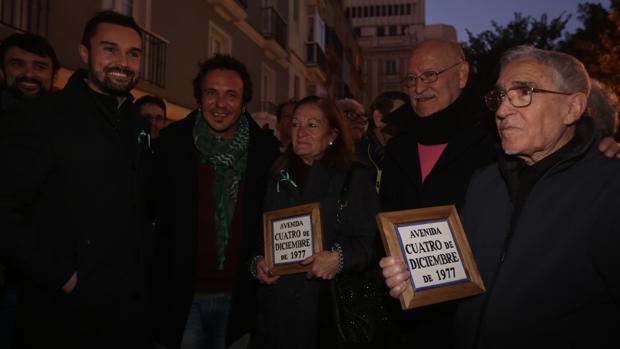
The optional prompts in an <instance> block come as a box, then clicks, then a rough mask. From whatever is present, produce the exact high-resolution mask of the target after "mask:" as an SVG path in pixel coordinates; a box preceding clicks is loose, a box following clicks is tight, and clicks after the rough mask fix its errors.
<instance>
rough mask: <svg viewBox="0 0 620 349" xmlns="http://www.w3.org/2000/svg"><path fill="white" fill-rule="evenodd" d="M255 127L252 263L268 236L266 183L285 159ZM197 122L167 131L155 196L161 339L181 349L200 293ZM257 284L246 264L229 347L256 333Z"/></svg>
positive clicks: (246, 248)
mask: <svg viewBox="0 0 620 349" xmlns="http://www.w3.org/2000/svg"><path fill="white" fill-rule="evenodd" d="M243 117H247V118H248V121H249V123H250V144H249V153H248V160H247V161H248V163H247V167H246V173H245V175H244V177H243V179H242V181H243V182H244V187H245V191H244V193H245V197H244V198H243V202H244V203H245V207H244V210H243V212H244V218H243V222H244V225H245V228H244V236H243V251H241V254H240V256H239V258H242V260H243V261H247V260H248V259H249V257H250V254H251V252H252V249H253V247H254V245H255V244H256V239H257V238H258V236H259V234H261V232H262V228H261V227H262V212H263V207H262V205H263V197H264V191H265V183H267V179H268V174H269V169H270V167H271V164H272V162H273V160H274V159H275V158H276V157H277V155H278V154H279V148H278V142H277V140H276V139H275V138H274V137H273V136H271V135H270V134H268V133H267V132H265V131H263V130H261V129H260V127H259V126H258V125H257V124H256V123H255V122H254V121H253V120H252V118H251V117H249V116H248V115H247V114H245V115H244V116H243ZM194 122H195V118H194V117H193V116H192V115H191V114H190V116H188V117H186V118H185V119H183V120H181V121H178V122H176V123H174V124H172V125H170V126H168V127H166V128H165V129H164V130H162V132H161V135H160V137H159V138H158V140H157V142H158V143H157V147H156V155H155V171H154V172H155V173H154V178H155V179H154V181H153V185H154V187H153V192H154V194H155V198H156V203H155V210H156V222H157V223H156V226H157V227H156V233H155V256H154V258H155V262H154V268H153V280H154V282H153V285H154V287H153V290H154V291H153V297H154V312H155V334H156V339H157V340H158V341H159V342H160V343H162V344H164V345H165V346H166V347H167V348H169V349H170V348H178V347H179V345H180V344H181V339H182V337H183V330H184V328H185V322H186V320H187V316H188V314H189V309H190V306H191V303H192V300H193V297H194V291H195V273H196V246H197V230H198V178H197V175H196V173H197V171H196V161H195V159H196V157H195V155H196V147H195V146H194V141H193V137H192V130H193V127H194ZM255 288H256V287H255V282H253V280H251V277H250V274H249V269H248V268H247V264H243V263H242V264H241V267H240V270H239V271H238V281H237V286H236V287H235V290H234V294H233V297H232V309H231V313H230V317H229V326H228V334H227V341H228V342H229V343H230V342H231V341H233V340H234V339H236V338H237V337H238V336H240V335H242V334H243V333H245V332H248V331H250V330H251V328H252V326H253V324H254V318H253V314H254V313H255V312H254V310H253V309H254V308H255V300H254V298H255V297H256V295H255Z"/></svg>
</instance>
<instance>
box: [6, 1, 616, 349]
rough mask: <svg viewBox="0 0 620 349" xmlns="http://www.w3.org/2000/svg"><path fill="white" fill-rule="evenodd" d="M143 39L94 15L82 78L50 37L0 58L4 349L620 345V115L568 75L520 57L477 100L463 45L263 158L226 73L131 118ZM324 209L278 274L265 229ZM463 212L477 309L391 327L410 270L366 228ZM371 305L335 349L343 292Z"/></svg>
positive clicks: (438, 310)
mask: <svg viewBox="0 0 620 349" xmlns="http://www.w3.org/2000/svg"><path fill="white" fill-rule="evenodd" d="M142 40H143V39H142V30H141V28H140V27H139V26H138V25H137V24H136V22H135V21H134V20H133V18H131V17H127V16H124V15H121V14H118V13H115V12H111V11H104V12H100V13H97V14H96V15H95V16H94V17H92V18H91V19H90V20H89V21H88V23H87V24H86V26H85V28H84V33H83V37H82V42H81V43H80V45H79V54H80V58H81V60H82V62H83V63H84V66H85V67H86V68H85V69H78V70H77V71H76V72H75V73H74V74H73V76H72V77H71V78H70V79H69V81H68V83H67V85H66V86H65V87H64V88H63V89H62V90H61V91H54V92H53V91H52V84H53V81H54V79H55V75H56V72H57V71H58V69H59V66H60V63H59V62H58V59H57V57H56V55H55V53H54V49H53V48H52V46H51V45H50V44H49V43H48V42H47V40H46V39H45V38H42V37H39V36H36V35H32V34H14V35H12V36H10V37H8V38H5V39H4V40H3V41H2V44H1V45H0V69H1V71H2V75H3V78H4V87H3V88H2V90H1V92H0V163H2V164H3V169H2V170H1V171H0V227H1V229H0V288H1V290H0V347H2V348H40V347H52V348H57V347H58V348H60V347H62V348H158V349H161V348H168V349H173V348H215V349H219V348H308V349H312V348H384V347H411V348H413V347H416V348H522V347H527V348H547V347H560V346H561V347H598V346H603V345H611V346H615V345H618V344H619V343H618V340H617V338H616V333H615V331H614V330H617V329H618V328H619V326H618V320H617V318H618V316H619V315H620V276H619V275H620V274H618V273H617V269H618V267H620V263H619V262H617V261H616V258H615V253H614V252H613V251H614V247H615V246H616V245H617V243H619V242H620V241H619V239H620V231H617V230H618V228H617V224H614V223H613V220H614V218H615V214H616V213H617V210H618V207H620V176H619V175H618V174H619V173H620V161H619V160H618V159H616V158H617V157H620V156H619V155H618V154H620V145H618V144H617V143H615V142H614V141H613V139H612V138H611V137H610V136H611V135H613V134H615V132H616V130H617V127H618V111H619V109H620V105H619V103H618V98H617V96H615V95H614V94H613V92H612V91H611V90H610V89H609V88H608V87H606V86H605V85H604V84H602V83H601V82H598V81H597V82H595V81H594V80H593V79H590V77H589V75H588V72H587V71H586V69H585V68H584V66H583V64H582V63H581V62H579V61H578V60H577V59H575V58H574V57H572V56H570V55H567V54H565V53H561V52H555V51H548V50H541V49H537V48H534V47H531V46H518V47H514V48H512V49H510V50H508V51H507V52H505V53H504V55H503V57H502V59H501V61H500V62H498V65H499V66H500V68H501V69H500V75H499V78H498V80H497V83H496V85H495V87H494V88H493V89H492V90H491V91H490V92H489V93H488V94H486V95H485V96H477V95H476V94H475V93H474V91H473V90H474V89H472V88H471V84H472V82H471V81H470V79H469V72H470V66H469V63H468V62H467V59H466V57H465V56H464V54H463V50H462V48H461V47H460V45H459V44H458V43H454V42H450V41H446V40H425V41H422V42H420V43H417V44H415V45H414V46H413V47H412V49H411V54H410V57H409V61H408V67H407V75H406V77H405V79H404V81H403V83H404V88H406V91H407V93H404V92H401V91H387V92H385V93H382V94H380V95H378V96H377V97H376V98H375V100H374V101H373V102H372V103H371V104H370V105H369V106H368V108H366V107H364V106H363V105H362V104H361V103H360V102H359V101H356V100H354V99H352V98H344V99H340V100H333V99H331V98H329V97H324V96H306V97H304V98H302V99H301V100H299V101H297V100H288V101H285V102H283V103H282V104H280V105H279V106H278V108H277V125H276V132H275V136H276V137H274V134H273V133H271V132H267V131H266V130H265V129H263V128H262V127H261V126H260V125H258V124H257V123H256V122H255V121H254V119H253V118H252V116H251V114H250V113H249V111H248V110H247V107H248V104H249V102H250V101H251V99H252V92H253V89H252V78H251V76H250V74H249V72H248V70H247V68H246V67H245V66H244V65H243V64H242V63H241V62H240V61H239V60H237V59H236V58H234V57H232V56H229V55H220V54H216V55H214V56H213V57H209V58H208V59H206V60H205V61H204V62H203V63H201V64H200V66H199V69H198V72H197V74H196V76H195V78H194V80H193V83H192V87H193V93H194V97H195V100H196V108H195V109H194V110H193V111H191V113H190V114H189V115H187V117H185V118H183V119H182V120H179V121H177V122H174V123H170V122H169V120H167V117H166V103H165V101H164V100H163V99H161V98H159V97H156V96H148V95H147V96H143V97H141V98H140V99H138V100H136V101H134V100H133V96H132V95H131V93H130V92H131V90H132V89H133V88H134V87H135V86H136V84H137V82H138V77H139V70H140V66H141V60H142V54H143V41H142ZM308 203H319V204H320V216H321V224H322V232H323V233H322V239H323V241H322V244H323V249H322V251H321V252H317V253H315V254H313V255H312V256H309V257H307V258H305V259H304V260H303V261H302V262H301V263H300V264H301V265H302V266H304V267H305V268H306V269H307V272H304V273H297V274H287V275H276V273H274V272H273V269H272V268H273V266H272V265H269V264H268V263H267V259H266V258H265V252H264V244H265V242H264V241H263V240H264V235H263V221H262V219H263V213H265V212H268V211H272V210H278V209H285V208H290V207H294V206H298V205H302V204H308ZM438 205H455V207H456V208H457V210H458V212H459V214H460V216H461V219H462V221H463V225H464V228H465V232H466V234H467V237H468V239H469V242H470V244H471V247H472V251H473V256H474V259H475V260H476V262H477V265H478V268H479V270H480V274H481V276H482V279H483V282H484V284H485V287H486V292H484V293H482V294H480V295H477V296H473V297H469V298H466V299H462V300H455V301H449V302H444V303H439V304H435V305H430V306H425V307H422V308H418V309H415V310H411V311H402V310H400V307H399V305H398V300H397V298H398V297H400V295H401V294H402V293H403V292H404V290H405V289H406V288H407V287H410V285H411V284H410V282H409V278H410V274H409V271H408V269H407V266H406V265H405V264H404V262H403V261H402V260H400V259H398V258H397V257H394V256H386V255H385V253H384V252H383V248H382V247H381V244H380V239H379V231H378V228H377V225H376V223H375V216H376V214H377V213H379V212H382V211H399V210H405V209H412V208H424V207H431V206H438ZM346 276H357V277H359V278H362V279H365V280H366V281H367V282H369V283H371V284H373V285H374V286H373V287H375V288H376V289H377V290H378V292H379V294H380V297H379V302H380V303H381V304H382V305H383V306H382V308H381V309H382V314H381V317H382V319H381V321H377V322H376V323H375V325H377V328H375V329H373V330H372V331H370V332H369V333H371V334H372V338H367V339H368V340H367V341H366V342H364V343H352V342H347V340H346V338H343V336H342V335H341V333H339V332H338V331H337V329H338V328H339V324H338V321H340V320H339V318H337V317H334V307H335V302H334V299H333V297H334V292H333V290H334V288H333V286H334V280H335V279H337V278H343V277H346Z"/></svg>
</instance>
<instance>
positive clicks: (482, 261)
mask: <svg viewBox="0 0 620 349" xmlns="http://www.w3.org/2000/svg"><path fill="white" fill-rule="evenodd" d="M589 91H590V79H589V77H588V74H587V72H586V70H585V68H584V67H583V64H581V62H579V61H577V60H576V59H575V58H573V57H571V56H569V55H567V54H563V53H559V52H553V51H545V50H539V49H535V48H532V47H529V46H520V47H517V48H515V49H512V50H509V51H508V52H507V53H505V54H504V56H503V58H502V62H501V73H500V77H499V79H498V81H497V85H496V88H495V89H494V90H493V91H491V92H490V93H489V94H487V96H486V97H485V99H486V102H487V105H488V106H489V108H490V109H491V110H493V111H495V120H496V124H497V128H498V131H499V134H500V138H501V145H502V148H503V152H502V153H501V154H500V155H499V157H498V162H497V163H495V164H493V165H490V166H488V167H486V168H484V169H483V170H482V171H481V172H479V173H478V174H477V175H476V176H474V178H473V179H472V183H471V185H470V187H469V189H468V194H467V197H466V203H465V208H464V210H463V214H462V217H463V223H464V227H465V230H466V232H467V233H468V236H469V239H470V243H471V247H472V250H473V253H474V257H475V259H476V261H477V263H478V267H479V270H480V274H481V276H482V278H483V280H484V283H485V286H486V292H485V293H484V294H482V295H479V296H476V297H472V298H470V299H467V300H465V301H463V302H461V303H460V304H459V306H458V310H457V314H456V317H455V327H454V328H455V333H456V337H455V342H454V345H455V347H458V348H524V347H527V348H550V347H571V348H585V347H602V346H612V347H617V346H618V345H619V343H620V342H619V341H618V337H617V333H616V332H617V329H618V328H619V326H618V317H619V316H620V306H619V305H618V304H619V301H620V277H619V274H618V268H619V267H620V262H618V259H617V257H616V254H617V253H616V252H615V250H614V248H615V247H616V246H618V244H619V243H620V231H619V230H618V226H617V224H616V221H615V217H616V216H617V214H616V212H615V211H616V210H617V208H618V207H619V205H620V176H618V173H620V163H619V162H618V161H616V160H610V159H606V158H605V157H604V156H603V154H602V153H601V152H599V151H598V150H597V149H596V147H597V144H598V138H597V137H596V136H595V132H594V127H593V124H592V120H591V119H590V118H585V117H583V113H584V111H585V110H586V105H587V96H588V93H589ZM383 266H384V275H385V276H386V278H387V283H388V285H389V286H390V288H391V294H392V295H393V296H398V295H399V294H400V293H401V292H402V290H403V289H404V288H405V287H406V285H407V281H403V280H406V278H407V277H408V275H407V273H406V272H404V271H405V269H404V268H403V265H402V264H400V263H398V262H397V261H395V260H394V259H387V258H386V259H385V260H384V261H383Z"/></svg>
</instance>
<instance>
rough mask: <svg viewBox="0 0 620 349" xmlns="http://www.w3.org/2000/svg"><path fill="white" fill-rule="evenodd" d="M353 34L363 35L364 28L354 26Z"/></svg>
mask: <svg viewBox="0 0 620 349" xmlns="http://www.w3.org/2000/svg"><path fill="white" fill-rule="evenodd" d="M353 35H355V36H356V37H358V38H359V37H360V36H362V30H361V29H360V28H359V27H356V28H353Z"/></svg>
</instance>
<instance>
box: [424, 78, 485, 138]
mask: <svg viewBox="0 0 620 349" xmlns="http://www.w3.org/2000/svg"><path fill="white" fill-rule="evenodd" d="M480 100H481V99H480V98H478V97H477V96H474V94H473V93H472V91H471V90H470V89H467V88H466V89H464V90H463V92H462V93H461V95H460V96H459V97H458V98H457V99H456V100H455V101H454V102H452V104H450V105H449V106H448V107H446V108H445V109H443V110H440V111H438V112H436V113H434V114H432V115H429V116H427V117H421V116H418V115H417V114H415V113H414V114H413V123H412V127H413V130H414V132H415V133H416V135H417V138H418V143H420V144H424V145H434V144H445V143H448V142H450V140H452V139H453V138H454V137H455V136H457V135H458V133H459V132H463V130H464V129H466V128H467V127H469V126H471V125H473V124H474V123H475V122H476V121H477V120H478V119H479V117H480V110H481V102H480Z"/></svg>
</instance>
